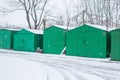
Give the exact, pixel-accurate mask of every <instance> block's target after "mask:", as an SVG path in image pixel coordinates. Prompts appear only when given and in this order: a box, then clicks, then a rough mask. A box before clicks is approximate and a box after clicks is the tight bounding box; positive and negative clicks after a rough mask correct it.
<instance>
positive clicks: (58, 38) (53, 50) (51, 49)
mask: <svg viewBox="0 0 120 80" xmlns="http://www.w3.org/2000/svg"><path fill="white" fill-rule="evenodd" d="M43 40H44V41H43V43H44V44H43V45H44V46H43V50H44V53H50V54H60V53H61V52H62V50H63V49H64V47H65V30H64V29H61V28H58V27H55V26H52V27H50V28H47V29H45V30H44V37H43Z"/></svg>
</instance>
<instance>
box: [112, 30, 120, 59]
mask: <svg viewBox="0 0 120 80" xmlns="http://www.w3.org/2000/svg"><path fill="white" fill-rule="evenodd" d="M111 59H112V60H117V61H120V29H116V30H113V31H111Z"/></svg>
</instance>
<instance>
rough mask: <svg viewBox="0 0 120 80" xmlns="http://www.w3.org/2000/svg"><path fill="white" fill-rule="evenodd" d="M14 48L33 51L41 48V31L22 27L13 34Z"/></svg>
mask: <svg viewBox="0 0 120 80" xmlns="http://www.w3.org/2000/svg"><path fill="white" fill-rule="evenodd" d="M13 48H14V50H18V51H29V52H35V51H37V49H38V48H39V49H43V31H41V30H29V29H22V30H21V31H19V32H17V33H16V34H14V46H13Z"/></svg>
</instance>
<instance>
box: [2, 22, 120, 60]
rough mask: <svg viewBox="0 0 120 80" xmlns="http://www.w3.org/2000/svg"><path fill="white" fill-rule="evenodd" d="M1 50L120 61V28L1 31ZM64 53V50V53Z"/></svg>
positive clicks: (83, 26)
mask: <svg viewBox="0 0 120 80" xmlns="http://www.w3.org/2000/svg"><path fill="white" fill-rule="evenodd" d="M0 48H4V49H14V50H19V51H32V52H35V51H36V50H38V49H41V50H43V52H44V53H45V54H61V53H62V52H65V53H66V55H71V56H82V57H93V58H106V57H111V59H112V60H120V29H119V28H116V29H111V30H106V29H104V28H102V26H99V27H98V26H96V25H90V24H84V25H82V26H79V27H76V28H72V29H68V28H65V27H61V26H57V25H56V26H51V27H49V28H46V29H45V30H44V32H42V31H41V30H38V31H37V30H34V31H33V30H26V29H22V30H19V31H18V30H8V29H1V30H0ZM63 50H64V51H63Z"/></svg>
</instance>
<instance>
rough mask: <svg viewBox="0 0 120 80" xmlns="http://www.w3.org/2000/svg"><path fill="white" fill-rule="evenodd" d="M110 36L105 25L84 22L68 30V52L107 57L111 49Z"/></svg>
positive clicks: (69, 53)
mask: <svg viewBox="0 0 120 80" xmlns="http://www.w3.org/2000/svg"><path fill="white" fill-rule="evenodd" d="M109 39H110V36H109V34H108V32H107V31H106V28H105V27H102V26H98V25H91V24H84V25H82V26H80V27H77V28H75V29H72V30H70V31H67V33H66V54H67V55H72V56H82V57H93V58H106V57H107V56H108V55H109V54H108V53H109V50H110V41H109Z"/></svg>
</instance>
